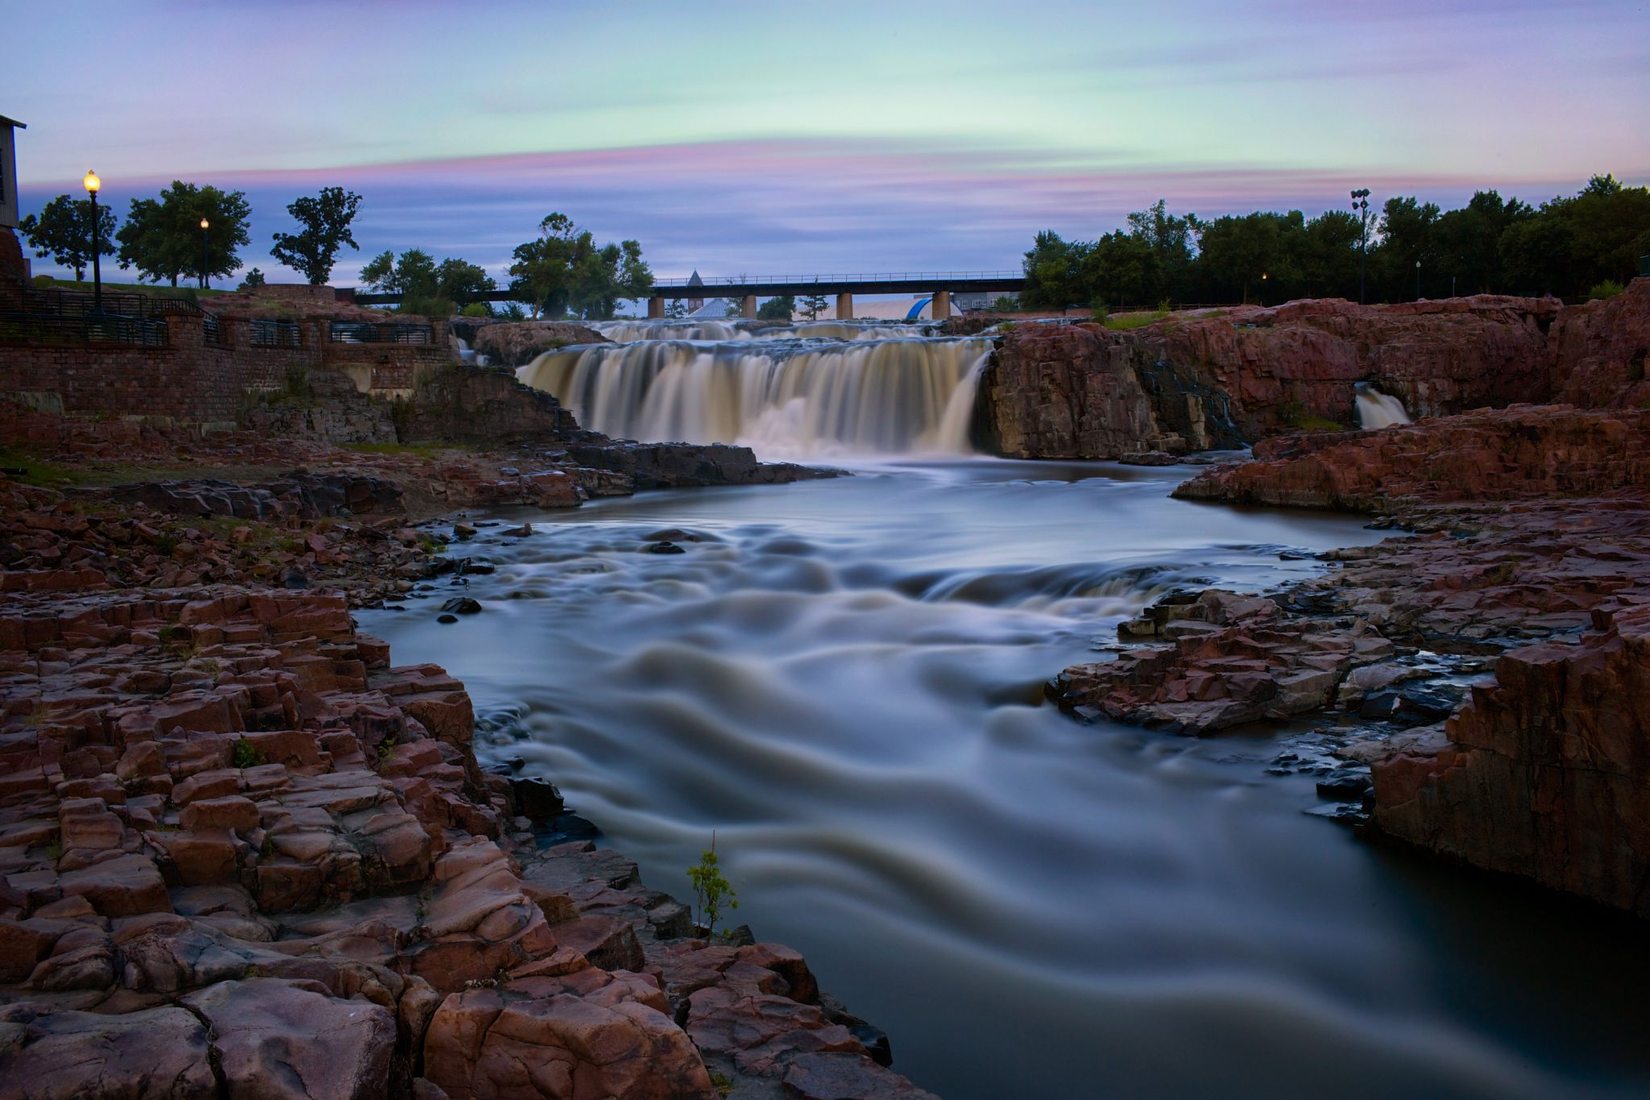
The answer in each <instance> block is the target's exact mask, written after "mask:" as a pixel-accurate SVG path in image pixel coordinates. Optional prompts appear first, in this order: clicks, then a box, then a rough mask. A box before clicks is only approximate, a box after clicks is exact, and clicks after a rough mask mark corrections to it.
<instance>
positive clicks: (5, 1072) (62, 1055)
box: [0, 1002, 220, 1100]
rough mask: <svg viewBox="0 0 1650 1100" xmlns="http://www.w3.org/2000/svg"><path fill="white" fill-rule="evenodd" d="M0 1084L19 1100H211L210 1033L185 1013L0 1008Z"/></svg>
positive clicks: (34, 1006)
mask: <svg viewBox="0 0 1650 1100" xmlns="http://www.w3.org/2000/svg"><path fill="white" fill-rule="evenodd" d="M0 1082H4V1086H3V1088H4V1091H5V1094H6V1095H7V1096H12V1097H16V1098H17V1100H75V1098H78V1097H98V1098H99V1100H148V1098H149V1097H161V1096H164V1097H168V1098H176V1100H209V1098H212V1097H217V1096H219V1095H220V1092H219V1088H218V1081H217V1078H216V1077H214V1076H213V1073H212V1067H211V1064H210V1062H209V1061H208V1055H207V1037H206V1028H205V1027H203V1026H202V1025H201V1022H200V1021H199V1020H198V1019H196V1018H195V1016H194V1015H193V1014H192V1013H190V1012H188V1011H186V1010H184V1009H181V1008H154V1009H149V1010H147V1011H142V1012H132V1013H128V1014H126V1015H124V1016H110V1015H103V1014H100V1013H91V1012H57V1011H53V1010H52V1009H51V1008H49V1007H47V1006H45V1005H39V1004H30V1003H27V1002H24V1003H20V1004H11V1005H4V1006H0Z"/></svg>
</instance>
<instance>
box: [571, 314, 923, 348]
mask: <svg viewBox="0 0 1650 1100" xmlns="http://www.w3.org/2000/svg"><path fill="white" fill-rule="evenodd" d="M590 327H591V328H593V329H595V330H596V331H597V332H599V333H601V334H602V335H603V336H605V337H607V338H608V339H609V340H612V341H613V342H614V343H616V344H633V343H637V342H639V341H642V340H754V339H760V340H889V339H894V338H896V337H901V336H926V335H927V334H928V333H929V332H930V331H931V326H927V325H902V324H897V323H890V322H886V321H882V322H878V321H781V322H775V321H747V320H743V319H741V318H730V319H729V320H726V321H706V320H700V319H687V318H684V319H681V320H666V321H657V320H647V321H597V322H595V323H594V324H592V325H591V326H590Z"/></svg>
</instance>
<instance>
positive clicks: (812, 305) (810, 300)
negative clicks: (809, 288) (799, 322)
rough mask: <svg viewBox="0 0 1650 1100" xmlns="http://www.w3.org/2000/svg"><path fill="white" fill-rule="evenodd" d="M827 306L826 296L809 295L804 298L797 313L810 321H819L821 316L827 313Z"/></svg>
mask: <svg viewBox="0 0 1650 1100" xmlns="http://www.w3.org/2000/svg"><path fill="white" fill-rule="evenodd" d="M825 306H826V302H825V295H823V294H808V295H804V296H803V298H802V304H801V305H799V306H798V307H797V311H798V312H800V313H801V314H802V316H804V317H806V318H807V319H808V320H810V321H817V320H819V315H820V314H821V313H824V312H825Z"/></svg>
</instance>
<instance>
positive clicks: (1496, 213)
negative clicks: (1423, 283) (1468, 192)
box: [1438, 191, 1535, 294]
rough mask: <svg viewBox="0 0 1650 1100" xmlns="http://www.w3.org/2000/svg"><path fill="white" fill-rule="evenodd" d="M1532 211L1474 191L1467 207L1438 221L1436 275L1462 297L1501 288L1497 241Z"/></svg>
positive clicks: (1512, 201) (1494, 194)
mask: <svg viewBox="0 0 1650 1100" xmlns="http://www.w3.org/2000/svg"><path fill="white" fill-rule="evenodd" d="M1534 214H1535V211H1534V210H1532V209H1531V208H1530V207H1529V206H1528V205H1527V204H1525V203H1522V202H1520V201H1519V200H1517V199H1507V200H1505V201H1503V200H1502V198H1501V195H1500V194H1499V193H1498V192H1495V191H1478V192H1475V193H1474V194H1473V196H1472V198H1471V199H1469V200H1468V201H1467V205H1466V206H1464V207H1462V208H1461V209H1460V210H1450V211H1447V212H1446V213H1444V214H1443V215H1442V216H1440V217H1439V219H1438V263H1439V264H1440V269H1439V273H1440V275H1441V276H1443V277H1446V278H1448V279H1449V280H1450V281H1451V283H1452V284H1453V285H1454V287H1455V288H1456V289H1458V290H1459V291H1461V292H1463V293H1466V294H1483V293H1488V292H1490V291H1493V290H1499V289H1504V288H1505V286H1506V277H1505V271H1504V268H1503V267H1502V265H1501V238H1502V237H1503V236H1505V235H1506V232H1507V230H1508V229H1509V228H1511V227H1512V226H1513V225H1516V224H1518V223H1519V222H1523V221H1526V220H1528V219H1529V218H1531V217H1533V216H1534Z"/></svg>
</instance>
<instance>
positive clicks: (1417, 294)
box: [1415, 260, 1421, 302]
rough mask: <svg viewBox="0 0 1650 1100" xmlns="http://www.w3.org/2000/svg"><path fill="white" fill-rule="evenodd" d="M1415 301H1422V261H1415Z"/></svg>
mask: <svg viewBox="0 0 1650 1100" xmlns="http://www.w3.org/2000/svg"><path fill="white" fill-rule="evenodd" d="M1415 300H1416V301H1417V302H1419V301H1420V300H1421V261H1420V260H1416V261H1415Z"/></svg>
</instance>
